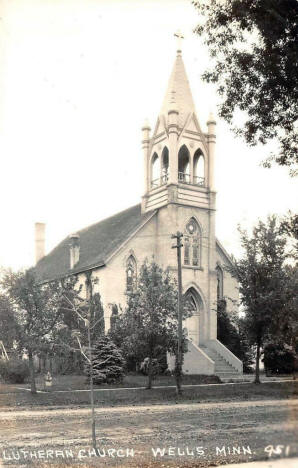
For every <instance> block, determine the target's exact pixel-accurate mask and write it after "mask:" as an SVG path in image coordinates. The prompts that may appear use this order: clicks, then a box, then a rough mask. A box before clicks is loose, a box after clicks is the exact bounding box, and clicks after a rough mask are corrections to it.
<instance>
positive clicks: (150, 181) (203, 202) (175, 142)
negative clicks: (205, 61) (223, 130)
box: [142, 35, 216, 213]
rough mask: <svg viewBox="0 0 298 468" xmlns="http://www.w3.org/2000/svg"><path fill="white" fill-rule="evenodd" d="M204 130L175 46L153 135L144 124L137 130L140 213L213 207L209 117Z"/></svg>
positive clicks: (213, 124) (212, 144)
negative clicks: (141, 179) (177, 207)
mask: <svg viewBox="0 0 298 468" xmlns="http://www.w3.org/2000/svg"><path fill="white" fill-rule="evenodd" d="M181 37H182V36H181V35H178V38H179V39H181ZM207 126H208V132H207V133H203V132H202V130H201V127H200V124H199V121H198V118H197V115H196V110H195V106H194V102H193V98H192V94H191V90H190V86H189V82H188V79H187V75H186V71H185V67H184V63H183V59H182V52H181V47H180V46H179V48H178V50H177V56H176V60H175V63H174V66H173V70H172V73H171V76H170V79H169V83H168V87H167V91H166V94H165V97H164V101H163V104H162V107H161V110H160V113H159V115H158V118H157V122H156V125H155V128H154V131H153V133H152V135H150V132H151V129H150V126H149V124H148V123H147V122H146V123H145V124H144V126H143V128H142V132H143V139H142V145H143V154H144V196H143V200H142V211H143V213H146V212H148V211H152V210H155V209H157V208H160V207H162V206H165V205H168V204H173V203H174V204H182V205H185V206H193V207H198V208H199V207H200V208H207V209H208V208H213V209H214V208H215V206H214V204H215V196H213V195H212V194H213V193H214V152H215V141H216V133H215V129H216V122H215V120H214V117H213V116H212V115H210V117H209V119H208V122H207ZM214 195H215V193H214Z"/></svg>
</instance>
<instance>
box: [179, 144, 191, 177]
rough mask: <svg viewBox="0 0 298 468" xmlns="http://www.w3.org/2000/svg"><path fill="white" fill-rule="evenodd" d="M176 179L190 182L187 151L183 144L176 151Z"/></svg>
mask: <svg viewBox="0 0 298 468" xmlns="http://www.w3.org/2000/svg"><path fill="white" fill-rule="evenodd" d="M178 181H179V182H183V183H184V184H189V183H190V170H189V151H188V149H187V147H186V146H185V145H183V146H181V148H180V150H179V153H178Z"/></svg>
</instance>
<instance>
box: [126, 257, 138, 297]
mask: <svg viewBox="0 0 298 468" xmlns="http://www.w3.org/2000/svg"><path fill="white" fill-rule="evenodd" d="M136 278H137V263H136V260H135V258H134V256H133V255H130V257H129V258H128V260H127V262H126V290H127V291H128V292H131V291H132V290H133V289H134V286H135V283H136Z"/></svg>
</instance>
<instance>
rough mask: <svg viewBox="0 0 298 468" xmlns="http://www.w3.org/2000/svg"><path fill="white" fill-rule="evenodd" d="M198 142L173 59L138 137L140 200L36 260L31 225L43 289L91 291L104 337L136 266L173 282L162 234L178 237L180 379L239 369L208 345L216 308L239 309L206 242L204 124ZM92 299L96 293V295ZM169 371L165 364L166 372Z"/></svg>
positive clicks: (208, 145) (210, 146) (209, 236)
mask: <svg viewBox="0 0 298 468" xmlns="http://www.w3.org/2000/svg"><path fill="white" fill-rule="evenodd" d="M207 127H208V132H207V133H203V132H202V130H201V127H200V124H199V121H198V118H197V115H196V111H195V106H194V102H193V98H192V94H191V90H190V86H189V82H188V79H187V75H186V71H185V68H184V63H183V60H182V54H181V50H178V51H177V57H176V60H175V63H174V67H173V70H172V74H171V76H170V79H169V83H168V88H167V91H166V94H165V98H164V101H163V104H162V107H161V110H160V113H159V115H158V118H157V123H156V125H155V129H154V130H153V132H152V133H151V129H150V127H149V125H148V124H145V125H144V126H143V128H142V149H143V158H144V195H143V197H142V202H141V203H140V204H139V205H136V206H133V207H131V208H128V209H127V210H125V211H122V212H121V213H117V214H115V215H114V216H111V217H110V218H107V219H105V220H103V221H100V222H98V223H96V224H93V225H92V226H89V227H87V228H85V229H82V230H81V231H79V232H77V233H75V234H71V235H70V236H69V237H67V238H66V239H64V240H63V241H62V242H61V243H60V244H59V245H58V246H57V247H56V248H54V250H52V251H51V252H50V253H49V254H48V255H46V256H45V255H44V225H43V224H41V223H37V224H36V248H37V265H36V268H37V273H38V275H39V277H40V278H41V280H42V281H45V282H46V281H49V280H52V279H57V278H62V277H65V276H68V275H72V274H75V275H77V276H78V278H79V281H80V283H81V284H82V285H83V286H84V285H85V283H86V274H88V273H89V274H90V273H91V275H92V278H98V280H99V281H98V284H97V285H95V287H96V288H98V292H100V295H101V298H102V302H103V306H104V310H105V329H106V331H107V330H108V329H109V328H110V320H111V316H112V314H113V313H115V311H116V310H117V307H116V306H118V305H122V306H125V303H126V295H125V291H126V290H127V289H129V288H132V287H133V284H134V283H135V281H137V278H138V273H139V269H140V266H141V265H142V263H143V262H144V260H145V259H146V258H147V259H149V260H150V259H151V258H152V256H154V259H155V261H156V262H157V263H158V264H159V265H160V266H161V267H163V268H166V267H170V269H171V271H172V273H173V275H177V259H176V249H172V248H171V245H172V242H171V234H173V233H175V232H177V231H180V232H182V233H183V248H182V252H181V254H182V286H183V293H184V294H185V295H187V296H188V299H189V301H190V302H191V304H192V305H193V311H194V313H193V315H192V317H190V318H189V319H187V320H186V322H185V324H184V326H185V327H186V329H187V333H188V352H187V353H186V354H185V357H184V364H183V371H184V372H185V373H189V374H217V375H219V376H221V377H232V376H234V375H237V374H238V375H239V374H242V362H241V361H240V360H239V359H238V358H237V357H236V356H234V354H232V353H231V352H230V351H229V350H228V349H227V348H226V347H225V346H224V345H223V344H222V343H221V342H220V341H218V340H217V314H216V307H217V301H218V300H220V299H222V298H223V297H229V298H231V299H232V300H235V301H237V300H238V289H237V282H236V281H235V279H234V278H232V277H231V276H230V275H229V274H228V273H227V272H226V271H225V269H224V266H225V265H229V264H230V263H231V259H230V257H229V255H228V253H227V252H226V251H225V249H224V247H223V246H222V245H221V243H220V242H219V241H218V240H217V239H216V237H215V213H216V192H215V190H214V164H215V160H214V157H215V142H216V122H215V120H214V118H213V117H212V115H211V116H210V118H209V119H208V122H207ZM95 292H96V291H95ZM172 364H173V363H171V362H169V366H170V367H171V365H172Z"/></svg>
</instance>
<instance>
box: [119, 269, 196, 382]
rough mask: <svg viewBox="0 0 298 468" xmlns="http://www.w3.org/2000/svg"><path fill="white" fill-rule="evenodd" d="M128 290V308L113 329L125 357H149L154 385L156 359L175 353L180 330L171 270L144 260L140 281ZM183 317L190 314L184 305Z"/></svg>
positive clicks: (175, 288) (138, 360) (149, 375)
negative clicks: (167, 353) (154, 361)
mask: <svg viewBox="0 0 298 468" xmlns="http://www.w3.org/2000/svg"><path fill="white" fill-rule="evenodd" d="M134 286H135V287H134V288H133V289H132V290H130V291H128V292H127V308H126V309H125V310H124V312H123V313H122V314H121V315H120V316H119V318H118V319H117V320H116V322H115V323H114V326H113V330H111V337H112V339H113V341H114V342H115V343H116V344H118V345H119V346H120V347H121V349H122V351H123V355H124V356H125V358H126V359H135V361H137V362H138V363H140V362H141V361H143V360H144V358H146V357H148V358H149V363H148V385H147V388H148V389H150V388H152V379H153V373H154V372H153V360H154V359H156V358H159V357H160V356H161V355H162V354H163V353H164V354H165V353H166V352H171V353H172V354H176V349H177V331H178V328H177V327H178V324H177V322H178V310H177V308H178V293H177V285H176V282H175V281H174V280H173V279H172V278H171V276H170V272H169V270H163V269H162V268H160V267H159V266H158V265H157V264H156V263H155V262H154V261H152V262H151V263H148V261H145V262H144V263H143V265H142V267H141V271H140V275H139V278H138V282H137V284H136V285H134ZM183 314H184V316H183V318H186V317H187V316H189V315H190V313H189V312H188V311H187V308H186V307H184V313H183Z"/></svg>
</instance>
